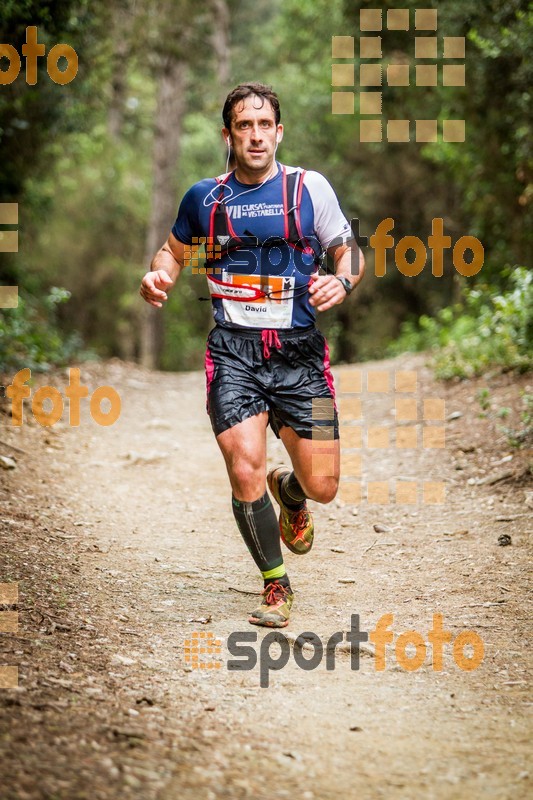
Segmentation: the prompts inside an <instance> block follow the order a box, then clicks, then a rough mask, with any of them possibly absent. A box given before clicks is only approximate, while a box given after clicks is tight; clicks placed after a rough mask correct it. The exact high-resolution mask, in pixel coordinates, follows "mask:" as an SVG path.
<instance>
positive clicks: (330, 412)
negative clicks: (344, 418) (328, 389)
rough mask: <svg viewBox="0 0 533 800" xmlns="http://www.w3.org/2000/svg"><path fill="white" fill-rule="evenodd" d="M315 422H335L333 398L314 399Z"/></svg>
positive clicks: (312, 406)
mask: <svg viewBox="0 0 533 800" xmlns="http://www.w3.org/2000/svg"><path fill="white" fill-rule="evenodd" d="M311 408H312V413H313V420H328V421H331V420H333V417H334V407H333V398H331V397H313V400H312V404H311Z"/></svg>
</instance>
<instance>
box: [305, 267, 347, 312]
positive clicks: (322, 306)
mask: <svg viewBox="0 0 533 800" xmlns="http://www.w3.org/2000/svg"><path fill="white" fill-rule="evenodd" d="M309 294H310V295H311V297H310V298H309V303H310V304H311V305H312V306H316V310H317V311H327V310H328V308H331V307H332V306H336V305H338V303H342V301H343V300H345V299H346V297H347V295H346V289H345V288H344V286H343V285H342V283H341V282H340V281H339V280H337V278H336V277H335V275H317V276H316V277H315V276H314V275H312V276H311V279H310V281H309Z"/></svg>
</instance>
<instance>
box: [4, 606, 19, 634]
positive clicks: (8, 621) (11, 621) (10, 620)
mask: <svg viewBox="0 0 533 800" xmlns="http://www.w3.org/2000/svg"><path fill="white" fill-rule="evenodd" d="M18 629H19V615H18V611H0V633H18Z"/></svg>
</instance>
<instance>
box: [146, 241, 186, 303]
mask: <svg viewBox="0 0 533 800" xmlns="http://www.w3.org/2000/svg"><path fill="white" fill-rule="evenodd" d="M185 247H186V245H184V244H183V242H180V241H179V240H178V239H176V237H175V236H174V235H173V234H172V233H171V234H170V235H169V237H168V239H167V241H166V242H165V244H164V245H163V247H161V248H160V250H158V251H157V253H156V254H155V256H154V257H153V259H152V263H151V264H150V270H149V271H148V272H147V273H146V275H145V276H144V278H143V279H142V281H141V288H140V295H141V297H142V298H143V299H144V300H146V302H147V303H150V305H151V306H155V307H156V308H161V306H162V305H163V303H164V302H165V301H166V300H167V296H168V295H167V292H168V291H169V290H170V289H172V287H173V286H174V284H175V283H176V281H177V280H178V278H179V276H180V273H181V271H182V269H183V268H184V266H185Z"/></svg>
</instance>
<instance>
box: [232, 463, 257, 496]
mask: <svg viewBox="0 0 533 800" xmlns="http://www.w3.org/2000/svg"><path fill="white" fill-rule="evenodd" d="M228 469H229V473H230V479H231V484H232V486H233V491H234V494H235V496H236V497H237V498H238V499H239V500H246V501H248V500H249V499H250V498H251V499H252V500H257V498H258V497H259V496H260V494H261V490H262V489H264V483H265V470H264V468H263V466H262V465H261V464H258V463H255V459H247V458H236V459H235V460H233V461H232V463H231V464H228Z"/></svg>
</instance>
